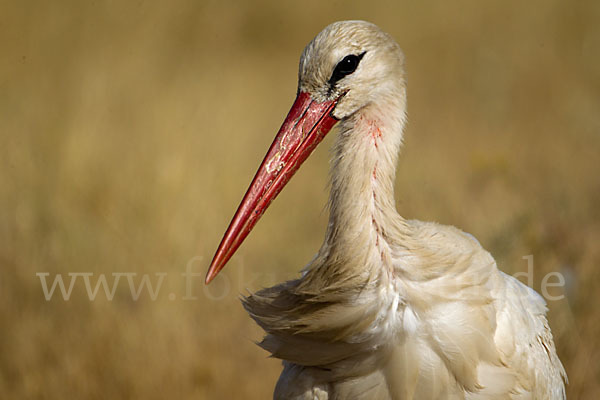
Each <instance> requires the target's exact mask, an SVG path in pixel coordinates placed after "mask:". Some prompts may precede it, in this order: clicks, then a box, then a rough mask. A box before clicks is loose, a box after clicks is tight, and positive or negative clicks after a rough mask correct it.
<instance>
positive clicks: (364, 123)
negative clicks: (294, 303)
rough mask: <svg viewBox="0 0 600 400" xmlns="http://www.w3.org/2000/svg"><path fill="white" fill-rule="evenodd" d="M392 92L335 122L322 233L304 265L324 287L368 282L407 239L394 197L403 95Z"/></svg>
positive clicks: (403, 110) (402, 125)
mask: <svg viewBox="0 0 600 400" xmlns="http://www.w3.org/2000/svg"><path fill="white" fill-rule="evenodd" d="M402 91H403V92H404V88H402ZM395 94H396V95H395V96H388V97H385V96H384V98H383V99H382V100H381V102H380V103H377V104H371V105H367V106H366V107H363V108H362V109H361V110H359V111H358V112H356V113H354V114H353V115H351V116H349V117H347V118H345V119H343V120H342V121H340V123H339V125H340V126H339V132H338V136H337V140H336V143H335V145H334V147H333V151H332V153H333V154H332V156H333V157H332V166H331V192H330V197H329V211H330V216H329V224H328V228H327V234H326V238H325V242H324V244H323V246H322V248H321V250H320V252H319V254H318V255H317V257H316V259H315V260H314V261H313V263H311V265H310V266H309V267H308V275H311V272H314V273H316V276H314V278H316V279H317V280H318V281H321V282H320V283H321V284H325V286H327V285H328V283H331V284H333V283H334V282H338V283H339V281H340V280H342V281H343V280H344V279H349V280H354V279H353V278H351V277H354V278H356V279H358V280H359V281H362V282H366V281H371V278H373V277H374V276H375V275H379V273H380V270H381V266H382V265H384V266H389V270H391V269H392V266H391V263H392V253H393V249H394V248H395V247H398V246H402V238H408V237H409V231H408V226H407V224H406V222H405V221H404V219H403V218H402V217H401V216H400V215H399V214H398V213H397V211H396V207H395V198H394V181H395V176H396V162H397V159H398V152H399V150H400V146H401V144H402V130H403V128H404V124H405V119H406V117H405V107H406V106H405V100H404V99H405V95H404V93H400V94H399V93H395ZM313 270H314V271H313ZM305 278H307V279H310V278H309V277H308V276H305ZM341 278H344V279H341ZM310 280H312V279H310Z"/></svg>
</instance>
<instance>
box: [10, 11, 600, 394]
mask: <svg viewBox="0 0 600 400" xmlns="http://www.w3.org/2000/svg"><path fill="white" fill-rule="evenodd" d="M321 3H322V2H320V1H305V2H291V3H289V2H278V1H259V2H254V3H252V2H231V1H191V0H175V1H170V2H150V1H114V2H104V1H93V2H92V1H79V0H73V1H3V2H0V271H1V275H0V322H1V324H2V325H1V329H0V398H3V399H30V398H31V399H33V398H36V399H108V398H110V399H138V398H143V399H166V398H170V399H221V398H222V399H225V398H238V399H241V398H244V399H263V398H268V397H269V396H270V395H271V393H272V389H273V386H274V384H275V381H276V379H277V376H278V374H279V371H280V364H279V362H278V361H276V360H272V359H268V358H267V357H266V356H267V354H266V353H264V352H263V351H262V350H260V349H259V348H258V347H257V346H255V344H254V341H256V340H258V339H260V337H261V331H260V329H259V328H257V327H256V326H255V325H254V324H253V322H252V321H251V320H250V318H249V317H248V316H247V315H245V313H244V311H243V310H242V307H241V305H240V304H239V301H238V296H239V295H240V294H243V293H245V292H246V290H247V289H248V290H255V289H257V288H260V287H262V286H265V285H270V284H272V283H274V282H276V281H279V280H283V279H288V278H291V277H294V276H295V274H296V273H297V271H298V270H299V269H300V268H301V267H302V266H303V265H304V264H305V263H306V262H307V261H308V260H310V258H311V257H312V255H313V254H314V252H315V251H316V250H317V249H318V246H319V245H320V242H321V239H322V237H323V234H324V228H325V223H326V219H327V212H326V210H325V208H324V205H325V201H326V198H327V166H328V164H327V158H328V152H327V147H328V145H329V144H331V137H329V138H328V139H327V140H326V141H325V144H324V145H322V146H321V147H320V148H319V149H318V150H317V151H316V152H315V154H314V155H313V156H312V157H311V159H310V160H309V161H308V162H307V163H306V165H305V166H304V168H303V169H301V171H300V172H299V173H298V175H297V176H296V177H295V179H294V180H292V182H291V183H290V185H288V187H287V188H286V190H285V191H284V192H283V193H282V195H281V196H280V197H279V198H278V200H277V201H276V202H275V203H274V204H273V206H272V207H271V209H270V210H269V211H268V212H267V213H266V215H265V217H264V218H263V219H262V221H261V222H260V223H259V224H258V226H257V228H256V229H255V231H254V232H253V234H252V235H251V236H250V238H249V239H248V240H247V242H246V243H245V244H244V246H242V248H241V249H240V251H239V252H238V254H237V255H236V256H235V257H234V259H233V260H232V262H231V263H230V265H229V267H228V268H227V269H226V270H225V271H224V274H223V276H222V277H221V278H219V279H217V280H216V281H215V283H214V285H211V286H209V287H204V286H203V285H202V284H201V282H202V278H203V275H204V274H205V272H206V268H207V265H208V263H209V261H210V258H211V257H212V254H213V251H214V250H215V248H216V246H217V244H218V242H219V240H220V238H221V235H222V234H223V232H224V229H225V228H226V226H227V224H228V222H229V219H230V218H231V216H232V214H233V212H234V210H235V208H236V207H237V204H238V202H239V200H240V199H241V197H242V195H243V192H244V191H245V189H246V187H247V185H248V183H249V181H250V179H251V177H252V175H253V173H254V171H255V169H256V167H257V166H258V164H259V162H260V160H261V159H262V156H263V155H264V152H265V151H266V149H267V147H268V145H269V144H270V143H271V140H272V138H273V136H274V135H275V132H276V130H277V129H278V128H279V124H280V123H281V121H282V120H283V118H284V117H285V114H286V112H287V111H288V108H289V106H290V105H291V102H292V100H293V98H294V95H295V90H296V73H297V62H298V58H299V55H300V52H301V51H302V49H303V47H304V46H305V45H306V43H308V41H309V40H310V39H311V38H312V37H313V36H314V35H315V34H316V33H317V32H318V31H320V30H321V29H322V28H323V27H324V26H325V25H327V24H328V23H330V22H333V21H335V20H341V19H366V20H369V21H372V22H375V23H376V24H378V25H380V26H381V27H382V28H383V29H384V30H386V31H388V32H389V33H391V34H392V35H393V36H394V37H395V38H396V39H397V41H398V42H399V43H400V45H401V46H402V47H403V49H404V51H405V53H406V58H407V71H408V72H407V74H408V85H409V121H410V122H409V125H408V128H407V130H406V145H405V147H404V149H403V155H402V157H401V161H400V163H399V170H398V179H397V185H396V187H397V189H396V190H397V195H396V197H397V205H398V209H399V210H400V212H401V213H402V214H403V215H404V216H406V217H408V218H417V219H422V220H434V221H438V222H441V223H444V224H452V225H456V226H458V227H460V228H462V229H464V230H466V231H468V232H470V233H472V234H474V235H475V236H476V237H477V238H478V239H479V240H480V242H481V243H482V245H483V246H484V247H486V248H487V249H488V250H490V251H491V252H492V254H493V255H494V256H495V257H496V259H497V261H498V264H499V266H500V267H501V268H502V269H503V270H505V271H507V272H508V273H511V274H514V273H517V272H523V273H525V272H527V271H528V270H527V260H526V259H524V258H523V257H525V256H528V255H532V256H533V270H532V271H531V274H530V277H531V278H532V282H533V286H534V287H535V288H536V289H538V290H539V289H540V285H541V282H542V280H543V279H544V277H545V276H546V274H548V273H550V272H557V273H560V274H562V276H563V277H564V278H565V286H564V287H563V288H561V287H551V288H549V290H548V294H549V295H551V296H556V297H558V296H562V295H564V296H565V297H564V298H562V299H561V300H553V301H549V302H548V303H549V309H550V311H549V319H550V324H551V326H552V328H553V332H554V337H555V340H556V344H557V348H558V352H559V355H560V357H561V359H562V360H563V362H564V364H565V367H566V369H567V372H568V374H569V378H570V385H569V386H568V393H569V397H570V398H571V399H597V398H600V362H598V360H599V359H600V348H599V346H600V345H599V344H598V342H599V341H598V338H600V318H599V312H598V308H599V307H600V295H599V293H600V272H599V271H600V245H599V243H600V179H599V174H600V161H599V157H600V156H599V152H600V2H598V1H594V0H587V1H566V0H565V1H556V0H530V1H510V0H497V1H486V2H481V1H477V0H470V1H458V2H449V1H444V0H440V1H422V2H410V3H409V2H407V4H402V2H384V1H375V0H374V1H368V2H333V3H331V4H321ZM330 136H333V134H332V135H330ZM186 266H189V268H190V270H191V271H192V272H194V273H200V274H202V277H192V278H190V279H189V280H188V281H187V284H186V280H185V278H184V277H183V276H182V275H181V274H182V273H184V272H185V271H186ZM78 272H79V273H92V274H94V275H93V276H91V277H89V279H90V281H91V285H92V288H93V286H95V284H96V281H97V279H98V277H99V276H101V275H100V274H105V277H106V278H107V279H108V283H109V284H112V283H113V280H114V279H116V276H114V275H112V274H113V273H121V274H123V273H130V272H135V273H137V274H138V275H136V276H132V275H129V278H128V276H127V275H122V276H121V278H120V281H118V285H117V286H116V289H115V295H114V298H113V299H112V301H109V300H107V298H106V295H105V294H104V291H103V290H102V289H100V291H99V293H98V294H97V297H96V298H95V300H93V301H90V299H89V298H88V295H87V293H86V287H85V284H84V283H85V282H84V277H83V276H81V275H80V276H78V277H77V278H76V279H75V281H74V286H73V290H72V293H71V296H70V298H69V300H68V301H65V300H63V298H62V295H61V294H60V291H59V289H58V288H57V289H56V291H55V293H54V295H53V297H52V299H51V300H49V301H46V300H45V297H44V292H43V288H42V285H41V279H40V277H39V276H37V275H36V274H37V273H49V275H48V276H47V277H46V279H47V280H48V285H49V286H50V285H51V284H52V282H53V280H54V278H55V276H56V274H63V277H64V279H65V284H66V286H67V288H68V284H69V277H68V275H67V274H68V273H78ZM143 274H149V278H150V281H151V283H152V284H153V285H154V287H156V285H157V283H158V280H159V279H160V278H159V275H156V274H166V275H164V278H162V279H163V282H162V286H161V287H160V290H159V291H158V292H157V296H156V299H155V300H152V298H151V296H150V294H149V292H148V290H147V289H143V291H142V292H141V293H140V296H139V299H138V300H134V299H133V297H132V294H131V292H130V287H129V285H128V282H129V281H128V279H131V280H132V282H133V283H135V285H139V283H140V282H141V279H142V276H143ZM550 281H551V282H556V277H554V278H551V279H550ZM190 285H191V286H190ZM186 296H187V299H184V297H186ZM189 297H196V298H195V299H190V298H189Z"/></svg>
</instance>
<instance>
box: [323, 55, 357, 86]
mask: <svg viewBox="0 0 600 400" xmlns="http://www.w3.org/2000/svg"><path fill="white" fill-rule="evenodd" d="M365 53H366V51H365V52H363V53H361V54H359V55H356V54H350V55H348V56H346V57H344V59H343V60H342V61H340V62H339V63H338V64H337V65H336V66H335V69H334V70H333V74H331V78H329V84H330V85H334V84H335V83H336V82H337V81H339V80H340V79H342V78H343V77H345V76H348V75H350V74H351V73H353V72H354V71H356V68H358V63H359V62H360V60H361V59H362V58H363V56H364V55H365Z"/></svg>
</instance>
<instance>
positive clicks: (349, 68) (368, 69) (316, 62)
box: [298, 21, 404, 120]
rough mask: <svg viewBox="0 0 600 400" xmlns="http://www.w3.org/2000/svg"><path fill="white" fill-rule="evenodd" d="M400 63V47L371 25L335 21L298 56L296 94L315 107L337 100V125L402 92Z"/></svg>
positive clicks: (361, 22)
mask: <svg viewBox="0 0 600 400" xmlns="http://www.w3.org/2000/svg"><path fill="white" fill-rule="evenodd" d="M403 64H404V55H403V54H402V51H401V50H400V46H398V44H397V43H396V42H395V41H394V39H392V37H391V36H390V35H388V34H387V33H385V32H383V31H382V30H381V29H379V27H377V26H376V25H374V24H371V23H369V22H365V21H340V22H334V23H333V24H331V25H329V26H328V27H326V28H325V29H324V30H323V31H321V32H320V33H319V34H318V35H317V36H316V37H315V38H314V39H313V40H312V41H311V42H310V43H309V44H308V45H307V46H306V48H305V49H304V51H303V52H302V57H301V58H300V70H299V74H298V75H299V79H298V80H299V83H298V90H299V92H305V93H308V94H310V96H311V97H312V98H313V99H314V100H315V101H317V102H323V101H336V106H335V109H334V110H333V112H332V114H333V116H334V117H335V118H336V119H338V120H341V119H344V118H346V117H347V116H349V115H351V114H353V113H355V112H356V111H358V110H360V109H362V108H363V107H364V106H366V105H368V104H370V103H378V102H381V101H382V99H385V98H386V97H388V96H391V95H394V96H398V92H397V90H398V89H399V88H403V87H404V77H403V74H404V72H403V71H404V67H403Z"/></svg>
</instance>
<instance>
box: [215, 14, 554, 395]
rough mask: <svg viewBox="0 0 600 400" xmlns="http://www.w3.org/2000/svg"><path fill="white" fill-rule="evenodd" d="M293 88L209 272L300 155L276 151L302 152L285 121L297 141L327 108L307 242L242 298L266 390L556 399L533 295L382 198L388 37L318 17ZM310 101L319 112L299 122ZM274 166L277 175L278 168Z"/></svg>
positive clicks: (548, 347) (389, 154) (399, 61)
mask: <svg viewBox="0 0 600 400" xmlns="http://www.w3.org/2000/svg"><path fill="white" fill-rule="evenodd" d="M343 63H346V64H343ZM353 67H354V68H353ZM302 99H304V100H306V101H307V102H308V101H310V105H309V106H307V108H306V107H305V106H302V107H304V108H302V110H304V114H302V115H300V116H298V115H296V114H294V113H293V111H294V109H296V108H298V107H296V104H295V106H294V107H293V109H292V111H291V112H290V116H288V119H287V120H286V123H288V122H289V121H291V122H290V124H292V125H293V126H292V127H291V128H290V127H289V126H287V125H286V124H284V126H283V127H282V130H281V132H283V133H281V135H282V136H283V139H276V143H277V144H275V143H274V145H273V147H272V149H274V150H273V152H270V153H269V154H268V155H267V157H266V158H265V161H264V164H263V165H267V166H271V165H272V162H273V160H276V161H277V162H278V163H279V164H278V165H279V167H278V169H277V171H275V172H273V171H272V170H273V168H270V167H268V168H267V169H269V171H268V173H269V174H272V178H268V179H269V180H267V178H263V177H262V175H260V173H261V172H260V171H259V173H258V174H257V178H255V181H254V182H253V184H252V187H251V189H250V190H249V193H250V195H247V197H248V198H253V196H254V194H252V193H257V194H256V196H257V197H256V198H257V199H258V200H256V201H254V203H252V200H248V199H247V198H245V199H244V202H243V204H242V205H241V206H240V210H241V211H238V214H240V213H241V214H240V215H242V214H243V215H242V216H240V217H238V215H237V214H236V218H235V219H234V221H233V222H232V225H231V226H230V228H229V230H228V232H227V233H226V235H225V238H224V239H223V242H222V244H221V246H220V248H219V251H218V252H217V255H216V256H215V260H213V264H212V265H211V269H210V271H209V275H208V277H207V281H210V279H212V278H213V277H214V275H216V273H217V272H218V271H219V270H220V269H221V268H222V267H223V265H224V264H225V262H226V261H227V259H228V258H229V257H231V255H232V254H233V252H234V251H235V249H236V248H237V247H238V246H239V244H240V243H241V241H242V240H243V238H244V237H245V235H246V234H247V233H248V232H249V231H250V230H251V229H252V226H253V225H254V223H255V222H256V220H257V219H258V217H260V215H261V214H262V212H263V211H264V209H265V208H266V207H267V206H268V204H269V203H270V201H271V200H272V198H274V196H275V195H276V194H277V193H278V191H279V190H281V188H282V187H283V185H284V184H285V183H286V182H287V179H289V176H291V174H293V172H294V171H295V168H297V167H298V166H299V163H301V162H302V161H303V159H300V161H299V162H298V163H297V165H296V164H294V162H295V161H293V159H292V161H289V160H288V159H285V157H283V158H281V157H282V156H281V155H282V154H287V153H285V152H291V153H290V154H292V153H294V152H298V151H300V150H296V147H295V146H296V144H294V143H295V142H293V141H290V140H291V139H289V138H290V137H291V136H289V135H290V132H292V131H293V130H296V131H298V130H299V131H301V139H299V140H305V139H304V138H305V137H307V138H309V139H306V140H310V137H311V135H312V134H313V132H318V133H321V134H323V135H324V134H325V133H326V131H327V130H328V129H329V126H326V127H324V128H323V127H322V125H323V124H327V123H329V122H328V121H329V120H328V119H327V118H332V119H331V121H332V122H331V124H333V123H335V120H339V122H338V123H337V125H338V127H339V129H338V135H337V140H336V142H335V145H334V149H333V162H332V172H331V195H330V200H329V209H330V219H329V225H328V229H327V233H326V236H325V241H324V243H323V245H322V247H321V249H320V250H319V252H318V254H317V255H316V256H315V258H314V259H313V261H312V262H311V263H309V265H308V266H306V268H305V269H304V271H303V273H302V275H301V277H300V278H298V279H296V280H294V281H290V282H285V283H282V284H279V285H276V286H274V287H271V288H268V289H264V290H261V291H259V292H257V293H255V294H253V295H250V296H249V297H247V298H245V299H244V306H245V307H246V309H247V310H248V312H249V313H250V315H251V316H252V317H253V318H254V319H255V320H256V322H257V323H258V324H259V325H260V326H261V327H262V328H263V329H264V330H265V331H266V332H267V335H266V337H265V339H264V340H263V342H262V343H261V346H262V347H264V348H265V349H266V350H268V351H269V352H271V353H272V354H273V356H274V357H277V358H280V359H282V360H284V370H283V373H282V374H281V377H280V379H279V382H278V384H277V387H276V389H275V396H274V397H275V398H276V399H563V398H565V388H564V381H565V380H566V374H565V371H564V369H563V366H562V365H561V363H560V360H559V359H558V357H557V355H556V351H555V347H554V343H553V339H552V334H551V332H550V329H549V327H548V322H547V320H546V317H545V313H546V306H545V303H544V300H543V299H542V298H541V297H540V296H539V295H538V294H537V293H536V292H535V291H533V290H532V289H530V288H528V287H526V286H524V285H523V284H521V283H520V282H518V281H517V280H516V279H514V278H512V277H510V276H507V275H506V274H504V273H502V272H501V271H499V270H498V269H497V267H496V263H495V261H494V259H493V258H492V257H491V256H490V254H489V253H488V252H486V251H485V250H484V249H483V248H482V247H481V246H480V244H479V243H478V242H477V240H475V239H474V238H473V237H472V236H471V235H468V234H466V233H464V232H462V231H460V230H458V229H456V228H454V227H449V226H442V225H438V224H435V223H425V222H419V221H412V220H406V219H404V218H402V217H401V216H400V215H399V214H398V213H397V211H396V208H395V201H394V191H393V188H394V177H395V166H396V160H397V155H398V151H399V149H400V145H401V142H402V131H403V127H404V124H405V110H406V90H405V81H404V70H403V55H402V52H401V51H400V48H399V47H398V45H397V44H396V42H395V41H394V40H393V39H392V38H391V37H390V36H389V35H387V34H385V33H383V32H382V31H381V30H380V29H379V28H377V27H376V26H375V25H373V24H370V23H366V22H362V21H345V22H337V23H334V24H331V25H330V26H328V27H327V28H325V29H324V30H323V31H322V32H321V33H319V34H318V35H317V36H316V37H315V39H314V40H313V41H312V42H311V43H310V44H309V45H308V46H307V47H306V49H305V50H304V52H303V54H302V58H301V61H300V72H299V100H297V103H298V102H301V100H302ZM304 100H303V101H304ZM307 104H308V103H307ZM317 106H319V107H321V106H322V108H323V110H324V111H323V110H321V109H319V110H320V111H319V112H321V114H322V116H319V115H317V117H318V118H317V117H315V118H314V119H311V120H310V122H311V123H310V124H309V125H307V126H304V121H305V119H307V118H312V116H313V114H315V113H316V111H315V109H314V107H317ZM311 107H312V108H311ZM307 115H308V116H307ZM328 115H329V117H328ZM319 118H322V119H319ZM333 118H335V120H334V119H333ZM315 121H317V122H315ZM323 121H325V122H323ZM299 124H300V125H302V126H300V127H298V126H297V125H299ZM313 125H314V126H313ZM306 127H308V128H306ZM278 138H279V136H278ZM278 140H279V142H278ZM282 143H283V144H282ZM300 143H303V142H300ZM315 145H316V144H315ZM298 146H299V147H298V148H300V147H301V146H302V145H298ZM309 152H310V151H309ZM275 155H276V156H275ZM306 156H307V155H306ZM280 160H283V161H280ZM292 164H293V166H290V165H292ZM286 168H287V169H286ZM288 169H290V171H291V172H290V171H288ZM279 170H281V171H282V172H281V174H282V175H286V174H287V175H289V176H287V175H286V177H285V178H278V175H277V174H278V173H279ZM273 174H274V175H273ZM269 176H271V175H269ZM279 180H282V182H280V181H279ZM271 186H273V187H275V189H272V190H273V191H274V193H271V192H269V190H270V187H271ZM253 187H257V188H259V189H260V190H259V189H256V192H252V191H253V190H254V189H253ZM261 196H262V197H261ZM257 204H258V205H257ZM248 210H250V211H248ZM244 213H245V214H244ZM254 214H256V216H255V215H254ZM244 215H245V216H244ZM238 220H239V221H238ZM236 221H237V222H236ZM240 221H241V222H240ZM248 221H250V222H248ZM240 232H241V233H240Z"/></svg>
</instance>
